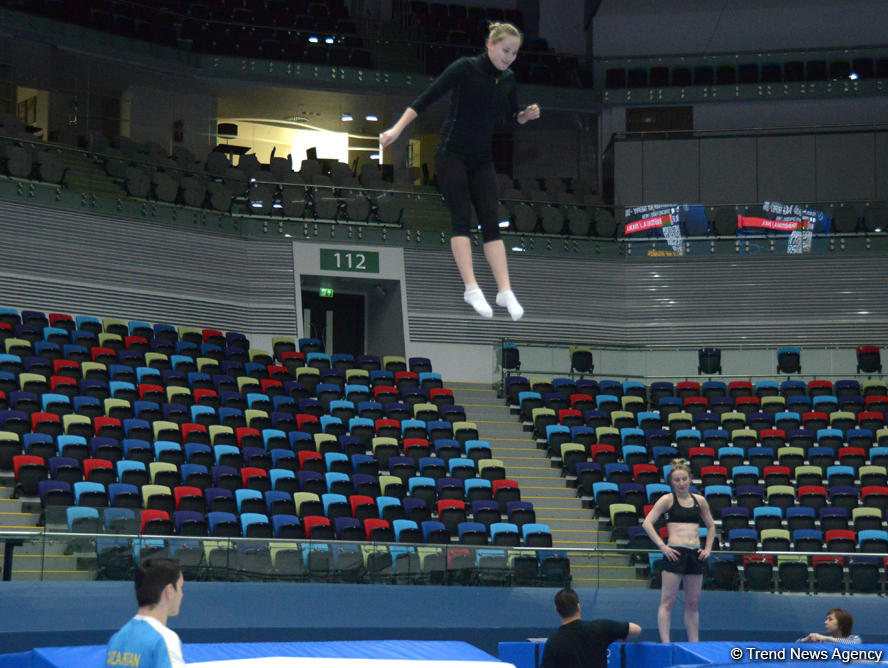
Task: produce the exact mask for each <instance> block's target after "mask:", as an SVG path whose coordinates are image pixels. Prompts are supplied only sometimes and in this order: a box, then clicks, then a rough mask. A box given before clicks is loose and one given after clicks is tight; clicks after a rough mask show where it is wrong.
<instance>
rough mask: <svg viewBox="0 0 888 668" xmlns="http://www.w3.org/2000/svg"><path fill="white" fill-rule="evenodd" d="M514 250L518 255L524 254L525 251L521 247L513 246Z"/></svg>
mask: <svg viewBox="0 0 888 668" xmlns="http://www.w3.org/2000/svg"><path fill="white" fill-rule="evenodd" d="M512 250H513V251H515V252H516V253H523V252H524V249H523V248H521V246H512Z"/></svg>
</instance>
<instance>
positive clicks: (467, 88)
mask: <svg viewBox="0 0 888 668" xmlns="http://www.w3.org/2000/svg"><path fill="white" fill-rule="evenodd" d="M448 91H452V95H451V96H450V110H449V112H448V114H447V118H445V119H444V123H443V124H442V125H441V135H440V138H439V140H438V151H439V152H446V153H455V154H457V155H460V156H466V157H484V156H489V155H491V149H492V144H493V131H494V130H495V129H496V125H497V122H498V121H499V120H500V119H501V118H503V117H506V119H507V121H508V124H509V126H510V127H517V126H518V125H519V123H518V119H517V117H518V101H517V96H516V92H515V74H514V73H513V72H512V71H511V70H498V69H497V68H496V67H495V66H494V64H493V63H492V62H490V57H489V56H488V55H487V52H486V51H485V52H484V53H481V54H479V55H477V56H466V57H463V58H460V59H458V60H455V61H454V62H453V63H451V64H450V65H449V66H448V67H447V69H445V70H444V71H443V72H442V73H441V74H440V75H439V76H438V78H437V79H435V80H434V81H433V82H432V84H431V85H430V86H429V87H428V88H427V89H426V90H425V91H424V92H423V93H422V94H421V95H420V96H419V97H417V98H416V99H415V100H414V101H413V102H412V103H411V105H410V108H411V109H413V111H415V112H416V113H417V114H419V113H422V111H423V110H424V109H426V108H427V107H428V106H429V105H431V104H432V103H433V102H435V101H436V100H437V99H439V98H440V97H441V96H442V95H444V94H445V93H446V92H448Z"/></svg>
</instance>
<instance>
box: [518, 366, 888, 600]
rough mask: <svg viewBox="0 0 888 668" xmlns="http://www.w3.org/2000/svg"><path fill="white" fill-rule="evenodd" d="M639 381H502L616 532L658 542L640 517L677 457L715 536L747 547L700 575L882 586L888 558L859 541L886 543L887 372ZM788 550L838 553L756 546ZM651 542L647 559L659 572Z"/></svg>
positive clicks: (753, 581)
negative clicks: (831, 377) (882, 376)
mask: <svg viewBox="0 0 888 668" xmlns="http://www.w3.org/2000/svg"><path fill="white" fill-rule="evenodd" d="M638 385H640V384H638V383H632V382H619V381H612V380H592V379H580V380H571V379H557V378H556V379H549V378H527V377H524V376H518V375H515V376H509V377H507V378H506V379H505V385H504V395H505V396H506V401H507V403H509V404H510V405H511V407H512V411H513V412H514V413H516V414H518V415H519V419H521V420H522V421H523V422H524V424H525V428H526V429H528V430H531V431H532V432H533V435H534V437H535V439H536V442H537V445H538V447H539V448H540V449H542V450H544V451H545V453H546V455H547V456H548V457H549V458H550V460H551V461H552V463H553V465H555V466H559V467H560V468H561V470H562V473H563V475H564V476H565V478H566V480H567V482H568V484H569V485H573V486H575V487H576V489H577V495H578V496H579V497H580V498H581V499H582V501H583V504H584V506H586V507H590V508H592V509H593V512H594V514H595V515H596V516H597V517H598V519H599V521H601V522H603V523H604V524H606V525H607V524H609V525H610V527H611V529H612V531H613V536H614V539H615V540H616V541H617V543H618V545H624V546H627V547H629V548H638V549H653V544H652V543H651V541H650V539H649V538H648V537H647V535H646V534H645V533H644V531H643V529H642V528H641V526H640V525H641V522H642V520H643V519H644V516H645V514H646V513H647V512H648V510H649V508H650V506H651V505H652V504H653V503H654V502H655V501H656V500H657V499H658V498H659V497H660V496H661V495H663V494H667V493H670V490H671V488H670V487H669V485H668V484H667V479H668V471H669V468H670V462H671V461H672V459H673V458H675V457H683V458H685V459H687V460H688V461H689V463H690V467H691V469H692V476H693V484H694V490H693V491H695V492H696V493H699V494H702V495H704V496H705V498H706V499H707V501H708V503H709V506H710V509H711V510H712V514H713V518H714V519H715V521H716V527H717V530H718V536H717V539H716V545H720V546H721V548H722V549H723V550H731V551H737V552H742V553H750V554H749V555H743V554H740V555H732V554H718V553H716V554H715V556H714V557H713V558H712V559H711V560H710V563H709V572H708V573H707V579H706V584H707V586H712V587H717V588H719V587H720V588H737V587H739V586H743V587H745V588H749V589H775V588H776V589H781V590H793V591H796V590H798V591H808V590H809V589H811V588H813V589H811V590H812V591H817V590H818V588H819V587H820V583H821V582H828V583H829V584H828V586H829V587H833V589H829V590H830V591H843V592H845V591H852V592H853V591H871V592H873V591H882V588H883V587H884V576H885V566H886V562H885V561H884V560H883V558H882V557H872V556H866V555H867V553H869V554H872V553H881V554H882V555H884V554H885V553H888V525H886V512H888V427H886V422H885V415H886V413H885V411H886V409H888V395H886V386H885V384H884V382H882V381H880V380H869V381H865V382H861V381H857V380H854V379H848V380H839V381H835V382H833V381H827V380H813V381H809V382H807V383H805V382H802V381H798V380H786V381H782V382H776V381H762V382H758V383H755V384H753V383H750V382H741V381H736V382H732V383H729V384H725V383H722V382H720V381H709V382H705V383H702V384H701V383H697V382H681V383H675V384H673V383H666V382H657V383H653V384H651V385H650V386H648V387H645V386H643V385H642V386H641V387H638ZM556 387H559V388H560V389H561V391H560V392H558V391H554V392H553V391H552V390H553V389H554V388H556ZM565 407H567V408H565ZM627 409H628V410H627ZM702 531H705V527H703V528H701V532H702ZM794 551H801V552H824V553H843V554H838V555H835V556H826V555H824V557H823V558H820V557H816V558H814V559H808V558H806V556H804V555H802V556H801V557H800V556H799V555H776V556H774V555H757V554H755V553H761V552H794ZM658 555H659V553H658V552H656V551H654V553H652V555H651V561H650V562H649V561H648V559H647V558H645V559H644V566H645V567H646V568H647V567H649V566H653V567H654V568H653V570H652V573H653V576H654V577H655V576H656V573H657V572H658V571H657V568H658V567H657V563H656V562H657V559H658ZM636 556H637V555H636ZM759 556H761V557H762V558H759ZM741 557H742V558H741ZM772 557H773V558H772ZM836 578H837V579H836Z"/></svg>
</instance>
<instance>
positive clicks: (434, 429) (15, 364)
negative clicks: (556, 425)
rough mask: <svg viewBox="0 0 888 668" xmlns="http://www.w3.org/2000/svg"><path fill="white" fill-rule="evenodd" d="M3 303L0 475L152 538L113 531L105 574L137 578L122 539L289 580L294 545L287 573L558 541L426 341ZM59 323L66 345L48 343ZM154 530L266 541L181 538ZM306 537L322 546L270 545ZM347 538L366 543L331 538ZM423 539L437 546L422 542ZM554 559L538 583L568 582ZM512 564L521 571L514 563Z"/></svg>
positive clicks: (100, 529)
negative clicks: (250, 336)
mask: <svg viewBox="0 0 888 668" xmlns="http://www.w3.org/2000/svg"><path fill="white" fill-rule="evenodd" d="M29 313H30V316H28V315H27V314H29ZM2 316H3V320H4V322H5V324H9V325H10V329H6V328H5V327H4V328H0V337H2V338H0V347H2V349H3V351H4V353H3V354H2V355H0V474H3V475H5V476H7V477H9V478H12V479H13V480H14V483H13V484H14V490H13V494H14V496H15V497H18V498H22V499H24V500H26V501H28V499H33V500H34V502H36V499H37V498H39V501H40V505H41V508H42V511H43V518H44V521H45V524H46V526H47V527H55V528H56V529H59V527H62V529H61V530H63V531H64V530H66V529H67V530H69V531H76V532H79V533H83V532H86V533H96V534H101V533H109V534H142V535H143V536H152V538H150V539H148V538H142V539H139V540H137V541H136V542H135V543H130V542H127V540H125V539H123V538H116V539H110V538H109V539H108V540H105V539H102V540H99V541H98V543H97V549H98V550H99V552H98V560H99V574H100V576H101V577H123V576H124V575H121V573H122V571H120V570H119V568H118V567H119V565H120V563H121V558H122V557H121V555H120V554H119V553H120V552H121V551H122V550H123V546H124V545H130V547H132V546H133V545H145V544H148V543H146V541H148V542H150V544H151V545H153V546H154V547H155V548H157V547H158V546H160V548H163V549H168V550H172V549H184V548H182V547H178V548H177V546H182V545H186V546H189V545H190V546H192V547H196V549H197V552H196V554H195V555H189V557H188V558H189V559H192V561H190V562H189V564H191V566H193V568H192V571H191V572H193V573H196V572H197V571H196V570H194V569H197V568H198V567H200V568H201V569H203V570H200V576H201V577H210V578H214V577H225V578H228V577H230V576H232V575H233V574H235V573H241V572H242V571H243V572H246V573H247V574H248V575H247V576H249V574H250V573H253V571H254V570H255V571H256V573H259V574H260V575H261V577H272V576H274V577H277V575H276V574H278V573H279V571H278V570H276V563H277V561H276V560H277V559H278V558H280V559H282V560H284V561H286V562H287V563H289V561H287V560H292V561H293V563H290V564H289V565H288V566H287V569H286V570H285V572H286V574H287V575H286V576H287V577H290V576H292V577H294V578H297V579H299V578H305V577H315V576H316V575H317V573H318V572H321V573H326V574H327V575H329V576H330V577H334V576H333V575H330V573H335V574H337V575H335V577H336V578H346V579H348V578H358V579H360V578H363V577H365V576H367V574H368V573H372V576H373V577H372V578H371V579H374V578H375V579H378V580H380V581H382V580H384V579H386V578H390V579H395V580H398V579H399V578H402V577H407V576H408V575H410V576H411V577H420V576H422V577H423V578H426V579H428V578H430V577H431V578H432V579H433V580H434V579H435V578H444V579H445V580H446V579H447V578H448V577H449V576H448V575H447V574H448V573H449V572H450V570H449V568H448V567H447V561H446V559H445V560H444V561H443V562H442V561H441V560H440V559H439V557H441V558H442V559H443V558H444V557H447V558H450V557H451V556H453V555H450V553H449V552H447V551H446V550H445V548H444V547H443V546H447V545H451V544H452V545H460V544H467V545H489V546H491V549H490V550H489V551H488V552H487V553H485V556H486V557H487V558H488V561H489V559H492V558H493V557H494V556H496V557H497V558H501V559H502V560H503V563H504V564H506V563H507V562H509V563H510V562H511V560H512V559H514V558H516V555H515V554H512V553H511V552H510V553H508V554H507V553H506V552H504V551H503V550H502V549H499V550H497V549H495V548H503V547H519V548H521V547H525V548H538V547H551V545H552V539H551V533H550V532H549V529H548V527H546V526H545V525H542V524H538V523H536V522H535V515H534V513H533V507H532V505H531V504H530V503H527V502H522V501H521V492H520V489H519V488H518V486H517V484H516V483H515V482H514V481H512V480H509V479H508V478H507V476H506V470H505V468H504V466H503V464H502V462H501V461H499V460H497V459H494V458H493V457H492V453H491V449H490V445H489V444H488V443H487V442H486V441H484V440H482V439H481V434H480V433H479V430H478V427H477V425H475V424H474V423H472V422H470V421H468V420H467V419H466V418H467V416H466V413H465V410H464V409H463V408H462V407H460V406H456V405H454V404H453V393H452V392H451V391H449V390H448V391H446V392H445V391H444V390H447V388H444V387H443V381H442V379H441V376H440V375H439V374H437V373H435V372H434V371H433V370H432V366H431V362H430V361H429V360H428V359H427V358H420V357H414V358H409V359H405V358H403V357H395V356H386V357H383V358H381V359H380V358H379V357H375V356H369V355H364V356H360V357H358V358H355V357H354V356H352V355H344V354H337V355H332V356H331V355H328V354H327V353H324V352H321V351H320V350H318V346H319V345H321V344H320V342H319V341H317V340H314V339H301V340H295V339H291V338H287V337H277V338H275V340H274V343H273V351H272V352H271V353H269V352H266V351H263V350H259V349H254V348H251V347H250V344H249V341H248V340H247V338H246V337H245V336H243V335H242V334H239V333H237V332H227V333H223V332H220V331H217V330H211V329H203V330H201V329H196V328H187V327H179V328H172V327H169V326H165V325H162V324H156V325H150V324H147V323H143V322H141V321H129V322H127V321H119V320H118V321H110V320H108V319H106V320H105V321H104V322H102V321H98V320H96V319H88V318H78V319H76V320H75V319H73V318H70V317H67V318H66V319H65V322H67V323H69V324H68V325H67V329H65V328H58V327H50V326H49V324H48V323H46V324H44V323H42V322H40V320H39V319H38V318H37V317H36V315H34V312H27V311H22V312H21V313H19V312H18V311H16V310H14V309H4V310H3V312H2ZM51 317H54V319H55V321H56V323H58V322H59V321H60V320H61V319H62V318H61V315H60V314H51ZM13 323H14V324H13ZM112 328H113V329H114V330H116V331H110V330H112ZM59 331H61V332H64V337H65V338H68V339H69V340H71V339H74V340H78V341H81V342H83V344H76V345H75V344H68V343H62V341H61V339H62V337H61V335H60V334H59V333H58V332H59ZM48 337H54V338H56V339H58V342H59V343H60V345H59V346H57V347H46V346H40V345H38V344H40V343H41V342H45V341H47V339H48ZM112 337H116V338H112ZM100 343H104V344H105V345H100ZM112 343H113V345H114V346H115V347H113V348H112V347H108V346H109V345H110V344H112ZM66 351H68V352H72V353H75V354H74V355H71V356H69V357H65V352H66ZM309 365H311V366H309ZM408 369H409V370H408ZM29 502H30V501H29ZM157 536H178V537H183V536H187V537H196V536H201V537H207V538H213V537H219V538H230V537H237V538H243V539H257V540H259V539H261V541H262V542H261V543H256V542H255V541H246V542H245V543H240V542H238V543H237V545H236V546H235V547H233V548H231V550H226V544H225V542H224V541H220V542H213V541H211V542H205V541H201V542H199V543H194V545H192V544H191V543H182V542H181V541H178V540H177V541H171V542H170V544H169V546H166V547H165V543H164V541H163V539H158V538H157ZM294 538H295V539H307V540H310V541H312V542H311V546H310V547H309V546H308V545H302V544H301V543H278V542H271V543H269V540H271V541H274V540H275V539H294ZM331 540H332V541H340V540H341V541H349V543H350V544H349V545H330V544H327V543H321V542H319V541H331ZM109 541H110V542H109ZM351 543H361V544H359V545H355V544H351ZM380 543H399V544H403V546H402V547H399V548H394V547H391V546H382V545H379V544H380ZM426 543H432V544H433V545H435V546H436V547H434V548H431V547H428V548H422V550H418V549H417V544H426ZM407 546H409V548H408V547H407ZM229 547H230V546H229ZM103 549H105V550H108V552H107V554H105V553H103V552H102V550H103ZM263 549H264V550H265V552H264V553H262V550H263ZM232 550H233V551H232ZM423 550H424V551H423ZM251 551H252V552H251ZM320 551H324V554H323V555H321V554H319V552H320ZM296 553H299V555H300V556H299V558H298V559H297V558H296ZM316 553H318V554H316ZM103 554H104V556H103ZM115 555H116V556H115ZM284 555H286V556H284ZM459 555H461V556H467V558H469V560H470V562H471V563H470V564H469V566H468V567H467V568H468V569H469V571H470V573H469V575H466V574H465V573H462V575H461V576H460V577H462V576H463V575H466V577H469V576H471V578H477V577H480V576H479V573H486V576H490V572H488V571H489V570H490V569H487V570H485V569H484V568H481V569H480V570H479V568H480V562H481V555H480V553H478V552H476V550H475V549H474V548H472V549H468V550H464V552H460V553H459ZM520 556H522V557H524V558H525V559H524V562H523V569H522V574H523V575H524V576H525V577H526V576H527V575H528V567H529V564H528V563H527V557H528V556H533V557H534V558H535V559H537V560H538V561H540V557H538V556H537V553H536V552H535V551H533V550H532V549H531V550H529V551H522V552H521V555H520ZM109 559H110V560H111V562H112V565H110V566H109V565H108V560H109ZM195 559H196V561H194V560H195ZM325 559H326V560H329V564H328V566H329V567H318V568H319V569H320V570H318V568H315V566H316V565H317V564H316V563H315V562H316V561H320V562H322V563H327V562H326V561H324V560H325ZM386 559H388V564H387V565H386V564H384V563H383V562H385V561H386ZM263 560H264V561H263ZM300 560H301V561H300ZM344 560H346V561H348V564H350V565H349V566H348V568H344V567H343V563H345V561H344ZM124 561H125V559H124ZM542 561H545V558H543V559H542ZM266 562H267V564H266ZM414 562H415V563H414ZM426 562H428V565H429V566H430V568H429V569H428V572H426V571H423V570H422V568H424V567H423V564H425V563H426ZM127 563H129V564H130V566H131V564H132V559H130V561H129V562H127ZM300 563H301V566H300V568H299V569H297V570H295V571H294V570H293V569H294V568H296V567H295V565H294V564H300ZM442 563H443V564H444V566H442V565H441V564H442ZM485 563H486V564H487V566H489V565H490V564H489V563H487V562H485ZM115 564H116V565H115ZM263 564H266V565H268V564H270V566H268V568H266V567H265V566H264V565H263ZM431 565H434V568H431ZM414 566H417V567H416V568H414ZM421 567H422V568H421ZM115 569H116V570H115ZM325 569H326V570H325ZM368 569H369V570H368ZM542 569H543V564H542V563H538V564H537V570H536V571H534V572H538V573H539V574H540V578H539V582H540V583H542V584H546V583H548V584H552V583H553V582H556V581H559V580H557V578H556V580H555V581H553V580H550V579H547V578H546V577H545V576H544V575H543V570H542ZM457 570H459V569H457ZM327 571H329V573H327ZM344 571H347V573H346V574H345V575H344V574H343V572H344ZM460 572H462V571H460ZM503 573H504V574H505V575H504V577H506V578H507V579H508V578H512V577H513V575H512V570H511V566H508V567H504V571H503ZM411 574H412V575H411ZM430 574H431V575H430ZM254 575H255V573H254ZM327 575H324V577H327ZM501 575H502V574H501ZM525 582H526V580H525Z"/></svg>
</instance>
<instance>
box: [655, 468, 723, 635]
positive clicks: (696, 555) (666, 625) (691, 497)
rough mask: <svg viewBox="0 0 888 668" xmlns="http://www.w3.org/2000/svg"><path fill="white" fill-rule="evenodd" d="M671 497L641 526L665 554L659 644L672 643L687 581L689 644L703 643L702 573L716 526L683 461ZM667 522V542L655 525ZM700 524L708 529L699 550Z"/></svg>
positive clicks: (673, 472)
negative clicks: (693, 489) (674, 614)
mask: <svg viewBox="0 0 888 668" xmlns="http://www.w3.org/2000/svg"><path fill="white" fill-rule="evenodd" d="M668 481H669V484H671V485H672V494H664V495H663V496H661V497H660V498H659V499H657V502H656V503H655V504H654V507H653V508H652V509H651V511H650V512H649V513H648V514H647V517H645V518H644V523H643V524H642V527H644V530H645V531H646V532H647V534H648V536H650V537H651V540H652V541H654V544H655V545H656V546H657V547H658V548H660V551H661V552H662V553H663V557H664V559H663V575H662V580H663V584H662V587H661V589H660V607H659V608H658V609H657V627H658V628H659V631H660V641H661V642H669V632H670V628H671V626H672V607H673V606H674V605H675V599H676V596H677V595H678V590H679V588H680V587H681V585H682V581H684V604H685V611H684V619H685V628H686V629H687V632H688V641H690V642H698V641H699V640H700V612H699V610H698V607H697V606H698V603H699V600H700V592H701V591H702V589H703V570H704V567H705V563H706V560H707V559H708V558H709V553H710V552H711V550H712V543H713V541H714V540H715V523H714V522H713V521H712V513H711V512H710V511H709V504H708V503H707V502H706V499H705V498H704V497H703V496H700V495H699V494H693V493H692V492H691V489H690V488H691V470H690V467H688V464H687V462H686V461H685V460H684V459H674V460H673V461H672V470H671V471H670V472H669V477H668ZM661 517H662V518H663V519H664V520H665V521H666V530H667V531H668V539H667V540H666V541H664V540H663V538H662V537H661V536H660V534H659V533H658V532H657V529H656V528H655V526H654V525H655V524H656V522H657V521H658V520H659V519H660V518H661ZM700 525H703V526H705V527H706V528H707V529H708V531H707V532H706V544H705V545H704V547H702V548H701V547H700Z"/></svg>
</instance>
